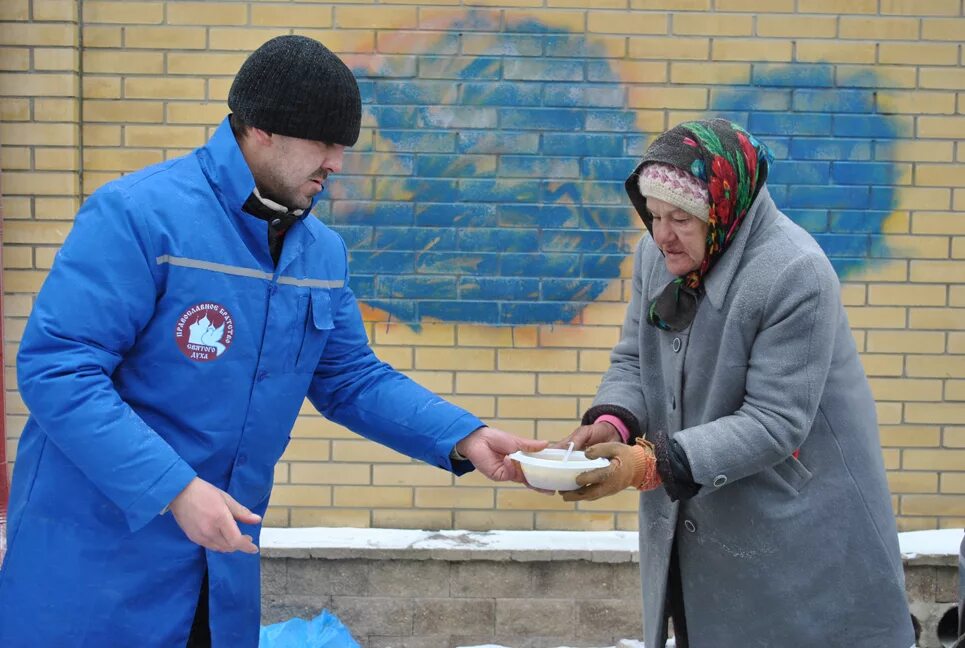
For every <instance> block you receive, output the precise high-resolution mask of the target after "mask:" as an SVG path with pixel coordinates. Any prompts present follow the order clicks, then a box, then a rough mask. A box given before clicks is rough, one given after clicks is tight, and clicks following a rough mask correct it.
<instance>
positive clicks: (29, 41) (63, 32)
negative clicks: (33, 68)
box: [0, 22, 77, 47]
mask: <svg viewBox="0 0 965 648" xmlns="http://www.w3.org/2000/svg"><path fill="white" fill-rule="evenodd" d="M0 45H27V46H29V47H36V46H37V45H43V46H46V47H57V46H60V47H76V46H77V29H76V26H74V25H67V24H64V25H45V24H43V23H36V24H30V23H16V22H9V23H0Z"/></svg>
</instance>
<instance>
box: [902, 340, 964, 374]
mask: <svg viewBox="0 0 965 648" xmlns="http://www.w3.org/2000/svg"><path fill="white" fill-rule="evenodd" d="M950 346H951V345H950ZM953 353H954V351H953ZM905 371H906V375H908V376H911V377H921V378H965V356H961V355H949V356H919V355H909V356H907V357H906V358H905Z"/></svg>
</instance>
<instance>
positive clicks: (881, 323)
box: [846, 306, 906, 329]
mask: <svg viewBox="0 0 965 648" xmlns="http://www.w3.org/2000/svg"><path fill="white" fill-rule="evenodd" d="M846 310H847V312H848V321H849V322H850V323H851V326H852V327H853V328H869V329H874V328H898V329H903V328H904V327H905V310H906V309H904V308H892V307H884V306H850V307H847V309H846Z"/></svg>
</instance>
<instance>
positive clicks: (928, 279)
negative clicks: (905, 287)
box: [910, 261, 965, 283]
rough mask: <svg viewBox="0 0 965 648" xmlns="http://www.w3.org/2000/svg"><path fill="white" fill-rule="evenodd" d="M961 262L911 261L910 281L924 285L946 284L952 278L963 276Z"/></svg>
mask: <svg viewBox="0 0 965 648" xmlns="http://www.w3.org/2000/svg"><path fill="white" fill-rule="evenodd" d="M962 273H965V262H962V261H912V262H911V276H910V280H911V281H919V282H925V283H948V282H949V280H950V279H951V278H952V277H961V276H965V275H963V274H962Z"/></svg>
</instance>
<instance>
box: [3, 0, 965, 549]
mask: <svg viewBox="0 0 965 648" xmlns="http://www.w3.org/2000/svg"><path fill="white" fill-rule="evenodd" d="M470 15H471V16H472V21H475V22H474V23H473V24H470V25H468V26H467V28H466V29H463V28H462V27H461V26H459V25H462V23H461V22H460V21H468V18H467V16H470ZM527 23H537V24H541V25H550V26H552V27H553V28H554V29H556V30H563V31H567V32H572V33H575V34H578V35H580V36H581V37H583V38H585V41H586V42H587V43H592V44H594V46H595V47H597V48H598V49H599V50H600V51H602V52H604V53H605V56H606V60H607V62H608V63H609V64H610V65H611V66H612V67H613V68H614V69H616V70H617V71H618V72H619V74H620V76H621V78H622V79H623V80H624V82H625V83H626V86H627V88H628V92H627V95H626V100H625V101H626V102H625V104H624V106H623V108H624V109H627V110H631V111H633V112H634V114H635V115H636V125H637V128H639V129H640V131H641V132H649V133H654V132H659V131H660V130H662V129H664V128H667V127H669V126H671V125H672V124H674V123H675V122H677V121H679V120H681V119H685V118H689V117H694V116H702V115H706V114H707V111H709V110H711V109H712V107H713V105H714V102H715V101H716V100H717V99H718V98H719V97H720V96H722V95H721V93H722V92H724V90H723V89H722V86H726V85H729V84H734V83H741V84H747V83H750V82H751V80H752V77H753V75H754V74H756V70H757V69H758V68H757V67H756V66H758V65H759V64H761V63H772V64H775V65H786V64H816V63H820V64H828V65H830V66H832V68H833V72H834V74H835V75H836V77H837V78H862V76H861V75H868V74H873V75H874V78H875V79H877V80H878V81H876V83H877V84H878V88H877V93H876V101H877V102H878V103H877V106H878V109H879V110H880V111H881V112H882V113H886V114H888V115H890V117H891V118H892V119H893V120H894V123H896V124H898V125H899V127H900V132H901V135H900V137H899V138H898V139H897V140H896V141H895V142H894V143H893V146H891V147H890V148H889V149H888V150H887V151H883V152H882V153H881V155H879V156H878V158H877V159H888V160H889V161H890V162H891V163H893V165H894V168H895V170H896V172H897V174H898V175H897V179H896V180H895V185H896V200H895V202H894V205H893V212H892V214H891V216H890V217H889V218H888V219H887V221H886V222H885V224H884V230H883V233H884V238H885V239H886V241H885V243H886V244H887V246H888V247H889V249H890V251H891V252H890V254H889V255H887V257H886V258H884V259H878V260H877V262H875V263H869V264H868V266H867V268H865V269H864V270H862V271H860V272H857V273H851V274H848V275H847V276H846V278H845V283H844V290H843V295H844V298H845V301H846V304H847V308H848V313H849V317H850V319H851V323H852V326H853V328H854V334H855V338H856V340H857V343H858V345H859V350H860V351H861V352H862V358H863V360H864V363H865V367H866V370H867V373H868V375H869V378H870V380H871V385H872V389H873V390H874V393H875V396H876V398H877V400H878V403H879V408H878V414H879V418H880V424H881V441H882V451H883V455H884V459H885V464H886V467H887V469H888V476H889V482H890V485H891V488H892V492H893V494H894V504H895V510H896V513H897V514H898V515H899V524H900V527H901V528H902V529H903V530H907V529H920V528H936V527H959V526H963V525H965V213H963V212H965V141H963V140H965V50H963V46H962V40H963V39H962V34H965V17H963V3H962V1H961V0H797V1H796V2H795V1H794V0H776V1H774V2H770V3H759V2H752V1H750V0H593V1H592V2H590V1H589V0H474V1H473V2H469V1H468V0H426V1H424V2H407V1H406V0H392V1H391V2H380V3H371V2H366V1H364V0H359V1H357V2H351V1H350V2H337V3H328V2H311V1H299V2H291V1H287V0H277V1H271V0H265V1H251V2H242V1H233V0H226V1H220V0H219V1H212V2H185V1H180V0H153V1H152V0H148V1H127V0H124V1H121V0H103V1H99V0H94V1H77V0H3V2H2V3H0V122H2V123H0V168H2V179H0V181H2V190H3V290H4V297H3V316H4V319H3V325H4V328H5V340H4V358H5V378H6V390H7V391H6V407H7V418H6V431H7V436H8V445H7V455H8V459H9V460H10V461H11V462H12V461H13V460H14V459H15V451H16V442H17V438H18V435H19V431H20V430H21V429H22V428H23V425H24V423H25V420H26V415H27V412H26V410H25V408H24V405H23V403H22V402H21V400H20V398H19V396H18V393H17V390H16V381H15V380H16V379H15V372H14V367H13V363H14V357H15V353H16V348H17V344H18V341H19V339H20V334H21V332H22V330H23V327H24V324H25V320H26V317H27V315H28V314H29V312H30V308H31V305H32V299H33V296H34V295H35V294H36V292H37V290H38V289H39V287H40V284H41V282H42V281H43V279H44V276H45V275H46V272H47V270H48V269H49V268H50V265H51V262H52V260H53V255H54V253H55V252H56V250H57V246H58V245H60V244H61V243H62V241H63V240H64V237H65V236H66V234H67V232H68V231H69V229H70V226H71V221H72V218H73V214H74V213H75V211H76V210H77V208H78V205H79V203H80V202H81V200H82V199H83V197H84V196H86V195H89V194H90V193H91V192H92V191H94V190H95V189H96V188H97V187H98V186H100V185H101V184H103V183H104V182H107V181H109V180H111V179H112V178H116V177H118V176H119V175H121V174H123V173H125V172H128V171H131V170H134V169H137V168H139V167H142V166H145V165H148V164H152V163H155V162H159V161H161V160H164V159H168V158H171V157H174V156H178V155H181V154H183V153H185V152H187V151H189V150H190V149H191V148H193V147H195V146H198V145H200V144H202V143H203V142H204V141H205V139H206V137H207V136H208V135H209V134H210V133H211V131H212V128H213V126H214V125H216V124H217V123H218V122H219V120H220V119H221V118H222V117H223V116H224V114H225V113H226V106H225V103H224V102H225V99H226V96H227V91H228V87H229V84H230V82H231V78H232V76H233V74H234V73H235V72H236V71H237V69H238V67H239V65H240V64H241V62H242V61H243V60H244V58H245V56H246V54H247V52H249V51H250V50H251V49H253V48H254V47H256V46H257V45H258V44H260V43H261V42H263V41H264V40H266V39H268V38H270V37H272V36H275V35H278V34H287V33H300V34H306V35H310V36H313V37H316V38H318V39H320V40H322V41H323V42H325V43H326V44H327V45H328V46H329V47H330V48H332V49H333V50H335V51H337V52H339V53H340V54H342V55H343V56H345V57H346V58H350V59H352V60H353V61H355V62H356V63H358V62H359V61H361V60H364V59H365V58H366V57H369V58H372V57H381V56H388V55H403V56H404V55H406V54H411V53H417V52H420V53H424V52H423V48H424V47H426V45H425V43H427V42H430V41H431V39H432V38H436V37H438V36H439V35H440V34H442V33H444V32H446V31H447V30H448V31H449V32H460V33H461V36H460V37H459V43H460V44H459V47H460V48H461V49H460V50H459V52H460V53H461V54H462V55H473V54H477V53H483V52H486V51H487V47H489V44H488V43H487V41H486V38H487V36H486V33H485V32H486V30H487V29H489V30H492V29H496V30H499V29H500V28H501V26H505V25H521V24H527ZM454 25H455V26H454ZM479 25H483V27H479ZM487 26H488V27H487ZM493 26H495V27H493ZM881 79H885V80H886V81H884V82H882V81H881ZM642 80H645V81H642ZM370 126H371V124H366V129H364V130H363V135H362V139H361V140H360V146H361V147H364V146H365V145H366V144H367V143H370V142H371V141H372V132H371V128H370ZM337 182H338V181H337V180H336V181H335V183H334V184H337ZM628 295H629V285H628V277H627V266H626V264H624V266H623V278H622V279H619V280H617V281H615V282H613V284H612V285H611V286H610V288H609V289H608V290H606V291H605V292H604V293H603V294H602V295H601V296H599V297H598V298H597V300H596V302H595V303H593V304H592V305H591V306H589V307H588V308H587V309H586V310H585V311H584V312H583V313H582V314H581V315H580V316H579V317H578V318H577V319H576V320H574V321H573V322H572V323H570V324H568V325H555V326H551V325H540V326H515V327H502V328H500V327H491V326H483V325H478V324H464V323H459V322H455V323H453V322H431V321H430V322H424V323H423V326H422V328H421V329H420V330H418V331H414V330H412V329H411V328H409V327H407V326H404V325H400V324H398V323H393V322H391V321H389V319H388V318H387V317H386V315H385V313H384V312H382V311H379V310H376V309H374V308H370V307H367V306H363V312H364V314H365V316H366V320H367V325H368V332H369V336H370V339H371V340H372V342H373V345H374V348H375V349H376V352H377V353H378V355H379V356H380V357H381V358H383V359H384V360H386V361H388V362H390V363H392V364H393V365H394V366H396V367H397V368H398V369H400V370H402V371H405V372H406V373H408V374H409V375H411V376H412V377H414V378H415V379H417V380H418V381H420V382H422V383H423V384H425V385H426V386H427V387H429V388H431V389H433V390H435V391H437V392H438V393H440V394H443V395H445V396H447V397H448V398H450V399H451V400H453V401H454V402H456V403H459V404H461V405H463V406H465V407H467V408H469V409H471V410H473V411H474V412H475V413H476V414H478V415H479V416H481V417H483V418H484V419H486V420H487V421H488V422H490V423H491V424H492V425H495V426H499V427H502V428H504V429H506V430H509V431H512V432H514V433H517V434H520V435H524V436H529V437H537V438H545V439H556V438H559V437H561V436H564V435H565V434H567V433H568V432H569V431H570V430H571V429H572V427H573V426H574V423H575V421H576V420H577V419H578V417H579V415H580V414H581V413H582V411H584V409H585V408H586V407H587V406H588V404H589V403H590V401H591V399H592V395H593V393H594V390H595V387H596V384H597V383H598V381H599V378H600V376H601V374H602V372H603V371H604V370H605V369H606V366H607V361H608V360H607V358H608V353H607V352H608V349H609V347H610V346H611V345H612V344H613V342H614V341H615V340H616V339H617V336H618V334H619V325H620V323H621V321H622V318H623V310H624V303H625V301H626V299H627V298H628ZM276 484H277V486H276V489H275V493H274V496H273V499H272V505H271V508H270V509H269V514H268V517H267V520H268V523H269V524H273V525H292V526H308V525H347V526H384V527H420V528H468V529H488V528H510V529H595V530H599V529H633V528H635V525H636V514H635V510H636V500H635V497H634V496H633V493H630V492H628V493H625V494H621V495H620V496H618V497H614V498H610V499H607V500H604V501H601V502H596V503H592V504H585V505H581V506H573V505H569V504H565V503H563V502H562V501H561V500H560V499H559V498H550V497H545V496H541V495H538V494H536V493H533V492H530V491H527V490H526V489H524V488H521V487H517V486H510V485H494V484H491V483H489V482H487V481H486V480H485V479H484V478H481V477H480V476H479V475H475V474H473V475H468V476H466V477H463V478H460V479H458V480H455V479H453V478H452V477H450V476H448V475H447V474H446V473H443V472H442V471H439V470H437V469H434V468H430V467H427V466H425V465H421V464H418V463H415V462H412V461H410V460H409V459H408V458H407V457H404V456H401V455H399V454H397V453H395V452H393V451H391V450H388V449H385V448H382V447H378V446H375V445H373V444H371V443H369V442H368V441H365V440H363V439H360V438H359V437H356V436H354V435H353V434H351V433H349V432H347V431H346V430H344V429H341V428H339V427H338V426H336V425H333V424H331V423H328V422H326V421H325V420H323V419H322V418H320V417H319V416H318V415H317V414H316V413H314V412H313V411H312V410H311V408H310V407H308V406H306V407H305V408H304V409H303V416H302V417H301V418H300V419H299V421H298V422H297V424H296V426H295V430H294V432H293V441H292V444H291V446H290V448H289V449H288V451H287V452H286V454H285V456H284V458H283V461H282V462H281V463H280V464H279V466H278V468H277V470H276Z"/></svg>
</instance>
